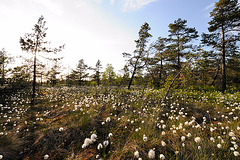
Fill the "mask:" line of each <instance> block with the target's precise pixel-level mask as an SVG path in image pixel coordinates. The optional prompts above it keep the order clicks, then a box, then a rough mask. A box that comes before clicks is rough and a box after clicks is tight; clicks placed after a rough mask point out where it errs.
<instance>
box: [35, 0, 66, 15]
mask: <svg viewBox="0 0 240 160" xmlns="http://www.w3.org/2000/svg"><path fill="white" fill-rule="evenodd" d="M35 2H37V3H39V4H42V5H44V6H45V7H46V8H47V9H49V10H50V11H51V12H52V13H54V14H56V15H58V16H61V15H63V10H62V9H61V7H60V6H59V5H58V4H57V3H54V2H53V1H52V0H35Z"/></svg>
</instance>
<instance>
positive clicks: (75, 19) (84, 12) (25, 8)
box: [0, 0, 217, 73]
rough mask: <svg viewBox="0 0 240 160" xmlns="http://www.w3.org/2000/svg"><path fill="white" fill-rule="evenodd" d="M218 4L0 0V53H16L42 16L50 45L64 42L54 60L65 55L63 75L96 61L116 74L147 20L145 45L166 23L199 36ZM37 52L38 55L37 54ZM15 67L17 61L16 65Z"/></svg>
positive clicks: (164, 32)
mask: <svg viewBox="0 0 240 160" xmlns="http://www.w3.org/2000/svg"><path fill="white" fill-rule="evenodd" d="M215 2H217V0H0V21H1V25H0V49H1V48H5V50H6V51H7V52H8V54H11V55H13V56H20V55H28V56H31V53H26V52H25V51H21V48H20V44H19V39H20V37H23V36H24V35H25V34H26V33H32V28H33V26H34V24H36V23H37V20H38V18H39V17H40V16H41V15H43V16H44V18H45V21H46V27H48V30H47V37H46V40H48V41H51V46H52V47H55V46H56V47H57V46H60V45H63V44H65V49H64V50H63V51H62V52H60V53H58V54H57V56H59V57H64V58H63V60H62V65H63V66H64V67H65V72H66V71H68V72H69V71H70V70H71V69H75V68H76V65H77V63H78V61H79V60H80V59H83V60H84V62H85V63H86V64H87V65H89V66H92V67H94V66H95V64H96V62H97V60H98V59H99V60H100V61H101V63H102V65H103V67H104V68H105V67H106V65H107V64H108V63H110V64H112V66H113V67H114V69H115V71H116V72H117V73H118V72H119V70H121V69H122V68H123V66H124V64H125V63H126V62H125V59H124V58H123V56H122V53H123V52H127V53H132V52H133V51H134V50H135V48H136V44H135V42H134V40H136V39H138V31H139V29H140V27H141V25H142V24H144V22H147V23H148V24H149V25H150V27H151V30H150V31H149V32H150V33H151V34H152V36H153V37H152V38H151V39H150V42H149V43H151V42H154V41H155V40H157V38H158V37H159V36H161V37H167V36H168V34H169V33H168V25H169V24H170V23H173V22H174V20H177V19H178V18H182V19H186V20H187V26H188V27H195V28H196V29H197V31H198V32H199V35H201V34H202V33H203V32H208V30H207V28H208V22H209V21H210V17H209V13H210V12H211V11H212V10H213V8H214V4H215ZM39 54H42V53H39ZM15 63H17V62H15ZM104 68H103V70H102V71H104Z"/></svg>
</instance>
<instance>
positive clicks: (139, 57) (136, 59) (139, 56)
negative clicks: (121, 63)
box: [123, 22, 152, 89]
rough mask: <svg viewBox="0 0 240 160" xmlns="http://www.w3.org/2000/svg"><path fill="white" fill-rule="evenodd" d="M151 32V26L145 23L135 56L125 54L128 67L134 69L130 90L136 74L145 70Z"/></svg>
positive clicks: (139, 33) (137, 42)
mask: <svg viewBox="0 0 240 160" xmlns="http://www.w3.org/2000/svg"><path fill="white" fill-rule="evenodd" d="M149 30H151V28H150V26H149V24H148V23H147V22H145V23H144V24H143V25H142V26H141V29H140V30H139V32H138V35H139V39H138V40H135V42H136V50H135V51H134V53H133V54H129V53H123V57H125V58H128V60H127V61H128V66H130V67H131V68H132V76H131V79H130V81H129V84H128V89H130V87H131V84H132V81H133V78H134V76H135V74H136V73H137V72H138V70H140V69H142V68H144V65H145V63H144V59H145V58H146V55H147V51H146V47H147V42H148V39H149V38H150V37H152V35H151V34H150V33H149Z"/></svg>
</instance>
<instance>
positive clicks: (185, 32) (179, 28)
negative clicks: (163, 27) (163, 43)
mask: <svg viewBox="0 0 240 160" xmlns="http://www.w3.org/2000/svg"><path fill="white" fill-rule="evenodd" d="M186 23H187V20H182V19H181V18H179V19H177V20H175V21H174V23H170V24H169V25H168V27H169V30H168V31H169V33H170V34H169V37H170V38H169V39H170V41H171V42H172V43H171V47H170V48H171V50H172V51H173V53H174V54H177V56H175V57H177V68H178V69H180V68H181V60H180V58H182V57H183V56H184V50H185V49H187V48H191V45H189V44H188V43H189V42H191V41H192V40H194V39H196V38H197V37H199V36H198V32H197V30H196V29H195V28H190V27H187V25H186Z"/></svg>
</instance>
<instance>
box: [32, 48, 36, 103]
mask: <svg viewBox="0 0 240 160" xmlns="http://www.w3.org/2000/svg"><path fill="white" fill-rule="evenodd" d="M36 48H37V47H36ZM36 61H37V57H36V51H35V54H34V65H33V67H34V69H33V93H32V101H31V104H32V106H33V107H34V104H35V103H34V102H35V91H36Z"/></svg>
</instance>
